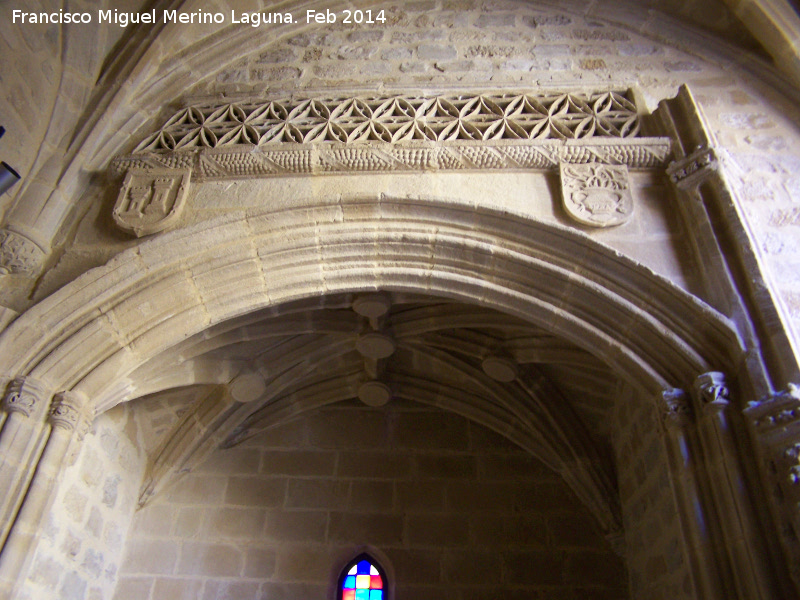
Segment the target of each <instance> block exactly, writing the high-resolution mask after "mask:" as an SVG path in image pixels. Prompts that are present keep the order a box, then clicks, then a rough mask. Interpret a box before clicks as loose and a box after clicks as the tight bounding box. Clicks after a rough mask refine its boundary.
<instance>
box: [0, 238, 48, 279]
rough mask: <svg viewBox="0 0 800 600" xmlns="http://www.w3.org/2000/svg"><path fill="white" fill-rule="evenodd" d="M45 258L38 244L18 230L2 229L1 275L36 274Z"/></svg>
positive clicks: (0, 249) (0, 246) (0, 242)
mask: <svg viewBox="0 0 800 600" xmlns="http://www.w3.org/2000/svg"><path fill="white" fill-rule="evenodd" d="M44 259H45V251H44V250H42V248H40V247H39V245H38V244H36V243H35V242H33V241H32V240H30V239H28V238H27V237H25V236H24V235H22V234H20V233H17V232H16V231H11V230H9V229H0V275H9V274H14V275H29V276H31V275H35V274H37V273H38V272H39V270H40V269H41V267H42V264H43V263H44Z"/></svg>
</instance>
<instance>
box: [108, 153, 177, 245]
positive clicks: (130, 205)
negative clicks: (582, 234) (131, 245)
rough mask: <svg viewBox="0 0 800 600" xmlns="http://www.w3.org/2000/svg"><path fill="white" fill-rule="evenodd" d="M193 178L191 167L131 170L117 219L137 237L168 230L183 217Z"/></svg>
mask: <svg viewBox="0 0 800 600" xmlns="http://www.w3.org/2000/svg"><path fill="white" fill-rule="evenodd" d="M190 179H191V169H181V170H177V169H172V170H167V169H164V170H161V171H158V170H154V171H140V170H135V169H134V170H131V171H128V173H127V175H125V180H124V181H123V183H122V189H121V190H120V192H119V196H117V203H116V204H115V205H114V221H115V222H116V223H117V225H119V226H120V228H122V229H124V230H125V231H127V232H129V233H133V234H134V235H136V237H142V236H143V235H150V234H151V233H157V232H159V231H163V230H165V229H167V228H168V227H169V226H170V225H172V224H173V223H175V221H177V220H178V218H179V217H180V214H181V211H182V210H183V206H184V204H185V202H186V194H187V192H188V191H189V181H190Z"/></svg>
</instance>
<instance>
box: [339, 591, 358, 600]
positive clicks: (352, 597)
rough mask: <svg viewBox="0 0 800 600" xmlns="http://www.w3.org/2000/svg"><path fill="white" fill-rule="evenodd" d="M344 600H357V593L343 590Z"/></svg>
mask: <svg viewBox="0 0 800 600" xmlns="http://www.w3.org/2000/svg"><path fill="white" fill-rule="evenodd" d="M342 600H356V591H355V590H342Z"/></svg>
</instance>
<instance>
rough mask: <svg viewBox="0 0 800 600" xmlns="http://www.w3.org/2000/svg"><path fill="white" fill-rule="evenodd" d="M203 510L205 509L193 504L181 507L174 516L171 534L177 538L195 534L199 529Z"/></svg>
mask: <svg viewBox="0 0 800 600" xmlns="http://www.w3.org/2000/svg"><path fill="white" fill-rule="evenodd" d="M210 510H213V509H210ZM205 512H206V511H205V509H203V508H198V507H194V506H190V507H184V508H181V509H180V510H179V511H178V512H177V516H176V517H175V523H174V525H173V534H174V535H175V536H176V537H179V538H189V537H193V536H194V535H196V534H197V533H198V532H199V531H200V526H201V525H202V523H203V515H204V514H205Z"/></svg>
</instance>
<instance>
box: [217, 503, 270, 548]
mask: <svg viewBox="0 0 800 600" xmlns="http://www.w3.org/2000/svg"><path fill="white" fill-rule="evenodd" d="M265 517H266V512H265V509H263V508H244V507H237V508H218V509H216V510H213V511H211V512H210V514H209V515H207V517H206V521H205V523H204V525H203V533H204V535H203V539H208V540H229V539H237V540H241V539H259V538H260V536H261V531H262V530H263V529H264V519H265Z"/></svg>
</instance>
